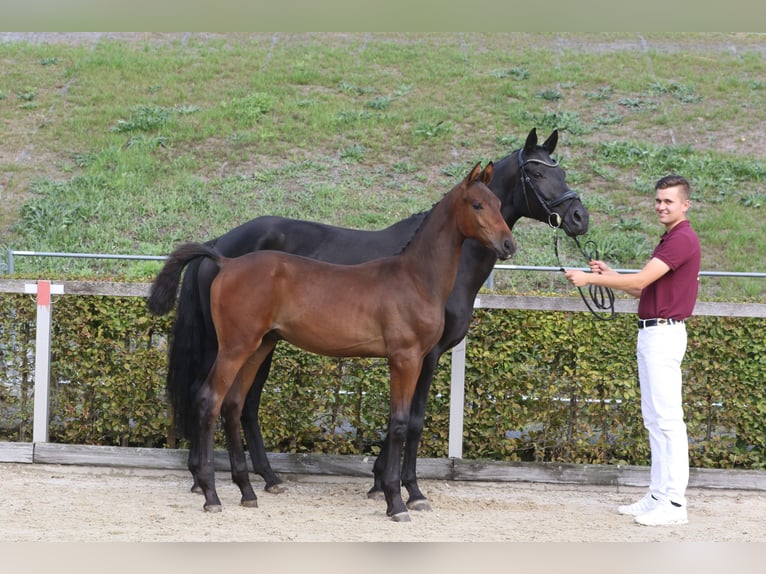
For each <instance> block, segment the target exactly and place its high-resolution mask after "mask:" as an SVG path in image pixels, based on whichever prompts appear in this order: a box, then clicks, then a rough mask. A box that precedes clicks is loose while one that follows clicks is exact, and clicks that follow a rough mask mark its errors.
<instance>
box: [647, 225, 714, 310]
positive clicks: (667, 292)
mask: <svg viewBox="0 0 766 574" xmlns="http://www.w3.org/2000/svg"><path fill="white" fill-rule="evenodd" d="M654 257H656V258H657V259H659V260H660V261H663V262H664V263H665V264H667V266H668V267H670V270H669V271H668V272H667V273H665V275H663V276H662V277H660V278H659V279H657V281H655V282H654V283H652V284H651V285H647V286H646V287H644V289H643V290H642V291H641V298H640V299H639V302H638V318H639V319H652V318H655V317H661V318H664V319H668V318H669V319H677V320H682V319H686V318H687V317H689V316H690V315H691V314H692V311H693V310H694V304H695V303H696V301H697V291H698V288H699V272H700V257H701V250H700V241H699V238H698V237H697V234H696V233H695V232H694V230H693V229H692V226H691V224H690V223H689V221H688V220H683V221H680V222H679V223H677V224H676V225H675V227H673V229H671V230H670V231H666V232H665V233H663V235H662V237H660V243H659V245H657V247H656V248H655V249H654V253H652V258H654Z"/></svg>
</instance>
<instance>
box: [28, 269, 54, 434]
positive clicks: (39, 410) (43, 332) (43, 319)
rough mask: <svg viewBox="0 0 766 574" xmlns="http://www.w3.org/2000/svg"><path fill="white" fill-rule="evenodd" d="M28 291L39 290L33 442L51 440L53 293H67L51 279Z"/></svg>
mask: <svg viewBox="0 0 766 574" xmlns="http://www.w3.org/2000/svg"><path fill="white" fill-rule="evenodd" d="M24 292H25V293H37V323H36V326H35V398H34V418H33V420H32V442H48V396H49V394H50V393H49V388H50V362H51V311H52V302H51V293H56V294H62V293H64V286H63V285H53V286H51V282H50V281H38V282H37V284H36V285H35V284H27V285H24Z"/></svg>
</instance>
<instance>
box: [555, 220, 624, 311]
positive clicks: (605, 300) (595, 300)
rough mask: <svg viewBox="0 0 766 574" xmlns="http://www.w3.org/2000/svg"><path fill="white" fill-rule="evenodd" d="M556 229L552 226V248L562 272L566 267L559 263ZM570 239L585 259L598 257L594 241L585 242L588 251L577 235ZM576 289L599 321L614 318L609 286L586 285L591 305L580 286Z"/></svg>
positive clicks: (612, 293) (612, 296)
mask: <svg viewBox="0 0 766 574" xmlns="http://www.w3.org/2000/svg"><path fill="white" fill-rule="evenodd" d="M558 229H559V228H558V227H553V250H554V251H555V253H556V261H557V262H558V264H559V269H561V272H562V273H564V272H565V271H566V269H564V266H563V265H562V264H561V259H560V258H559V236H558V233H556V232H557V231H558ZM572 239H574V242H575V243H576V244H577V248H578V249H579V250H580V253H582V255H583V257H585V259H586V261H590V260H592V259H598V258H599V253H598V247H597V246H596V243H595V242H594V241H592V240H588V241H586V242H585V245H586V247H591V248H592V251H590V252H588V251H586V250H585V249H584V248H583V246H582V245H580V240H579V239H577V237H572ZM577 290H578V291H579V292H580V297H581V298H582V300H583V303H585V306H586V307H587V308H588V311H590V312H591V313H592V314H593V316H594V317H596V318H597V319H600V320H601V321H609V320H611V319H613V318H614V291H613V290H612V289H611V288H610V287H603V286H601V285H593V284H589V285H588V295H589V296H590V301H591V303H592V304H593V306H591V303H589V302H588V299H586V298H585V294H584V293H583V291H582V287H578V288H577ZM594 308H595V309H598V311H596V310H595V309H594ZM604 311H608V313H609V314H608V315H604V314H603V312H604Z"/></svg>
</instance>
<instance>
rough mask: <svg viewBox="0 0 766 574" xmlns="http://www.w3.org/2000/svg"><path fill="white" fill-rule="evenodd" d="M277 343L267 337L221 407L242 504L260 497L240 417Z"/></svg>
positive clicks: (252, 503) (233, 476)
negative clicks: (252, 477)
mask: <svg viewBox="0 0 766 574" xmlns="http://www.w3.org/2000/svg"><path fill="white" fill-rule="evenodd" d="M274 345H275V343H273V342H269V341H264V342H263V344H262V345H261V347H259V348H258V350H257V351H256V352H255V353H253V355H252V356H251V357H250V358H249V359H248V360H247V361H246V362H245V364H244V365H243V366H242V369H240V372H239V374H238V375H237V378H236V380H235V382H234V384H233V385H232V387H231V389H229V392H228V393H227V395H226V398H225V399H224V401H223V406H222V408H221V413H222V415H223V418H224V428H225V429H226V436H227V438H228V447H229V448H228V450H229V463H230V465H231V479H232V481H233V482H234V484H236V485H237V486H238V487H239V490H240V492H241V493H242V500H241V504H242V506H246V507H250V508H256V507H257V506H258V497H257V496H256V495H255V491H253V486H252V484H251V483H250V477H249V475H248V469H247V461H246V459H245V449H244V447H243V444H242V437H241V430H242V428H241V426H240V419H241V417H242V407H243V404H244V402H245V396H246V395H247V392H248V390H249V388H250V385H251V384H252V380H253V377H254V376H255V373H256V372H257V371H258V368H259V367H260V366H261V364H262V363H263V360H264V359H265V358H266V357H267V356H268V355H270V354H271V351H272V350H273V349H274Z"/></svg>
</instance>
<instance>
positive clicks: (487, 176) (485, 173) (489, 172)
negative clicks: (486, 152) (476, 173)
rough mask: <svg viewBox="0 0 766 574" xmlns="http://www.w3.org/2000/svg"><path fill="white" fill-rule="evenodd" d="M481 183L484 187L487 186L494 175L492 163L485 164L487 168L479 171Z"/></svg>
mask: <svg viewBox="0 0 766 574" xmlns="http://www.w3.org/2000/svg"><path fill="white" fill-rule="evenodd" d="M480 175H481V182H482V183H483V184H484V185H487V186H488V185H489V182H490V181H492V176H493V175H495V166H494V165H493V163H492V162H489V163H488V164H487V167H485V168H484V169H483V170H481V174H480Z"/></svg>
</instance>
